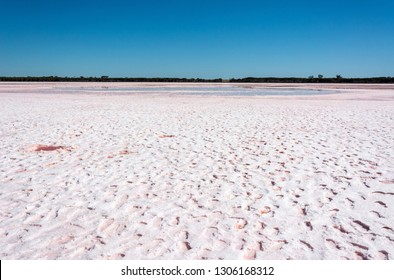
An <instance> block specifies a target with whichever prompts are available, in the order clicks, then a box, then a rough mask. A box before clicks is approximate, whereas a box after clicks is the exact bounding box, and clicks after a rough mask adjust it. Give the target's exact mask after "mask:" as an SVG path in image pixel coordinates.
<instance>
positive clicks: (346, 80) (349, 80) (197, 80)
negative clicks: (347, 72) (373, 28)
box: [0, 75, 394, 84]
mask: <svg viewBox="0 0 394 280" xmlns="http://www.w3.org/2000/svg"><path fill="white" fill-rule="evenodd" d="M0 81H2V82H163V83H222V82H230V83H358V84H361V83H365V84H389V83H394V77H371V78H343V77H342V76H341V75H336V77H333V78H324V77H323V75H318V76H317V77H314V76H309V77H308V78H297V77H289V78H276V77H267V78H258V77H247V78H240V79H235V78H233V79H230V80H224V79H221V78H218V79H200V78H112V77H108V76H101V77H83V76H80V77H58V76H43V77H30V76H27V77H0Z"/></svg>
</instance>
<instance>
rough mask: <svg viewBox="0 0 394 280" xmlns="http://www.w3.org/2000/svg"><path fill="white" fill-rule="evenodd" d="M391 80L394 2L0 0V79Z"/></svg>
mask: <svg viewBox="0 0 394 280" xmlns="http://www.w3.org/2000/svg"><path fill="white" fill-rule="evenodd" d="M318 74H323V75H324V76H325V77H330V76H335V75H336V74H341V75H342V76H344V77H367V76H394V1H393V0H374V1H363V0H359V1H346V0H342V1H337V0H332V1H280V0H277V1H274V0H271V1H265V0H261V1H255V0H250V1H249V0H243V1H232V0H229V1H215V0H211V1H207V0H200V1H187V0H184V1H178V0H166V1H151V0H145V1H122V0H112V1H101V0H95V1H93V0H91V1H90V0H89V1H83V0H80V1H74V0H68V1H53V0H52V1H35V0H29V1H24V0H21V1H11V0H9V1H5V0H0V76H24V75H26V76H27V75H30V76H43V75H58V76H69V77H73V76H101V75H109V76H111V77H201V78H215V77H222V78H232V77H235V78H238V77H247V76H258V77H267V76H275V77H288V76H297V77H307V76H309V75H315V76H317V75H318Z"/></svg>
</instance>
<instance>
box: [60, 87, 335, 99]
mask: <svg viewBox="0 0 394 280" xmlns="http://www.w3.org/2000/svg"><path fill="white" fill-rule="evenodd" d="M55 90H56V91H62V92H73V93H92V92H95V93H116V94H163V93H164V94H169V95H194V96H295V95H304V96H308V95H323V94H332V93H333V91H331V90H316V89H295V88H280V89H277V88H252V87H240V86H203V85H202V86H175V85H174V86H172V85H169V86H154V85H152V86H135V87H107V86H102V87H57V88H55Z"/></svg>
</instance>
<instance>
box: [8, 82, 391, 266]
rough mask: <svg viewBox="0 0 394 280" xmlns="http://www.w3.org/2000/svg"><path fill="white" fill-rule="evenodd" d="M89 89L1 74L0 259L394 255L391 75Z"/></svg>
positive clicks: (358, 256) (350, 257) (286, 257)
mask: <svg viewBox="0 0 394 280" xmlns="http://www.w3.org/2000/svg"><path fill="white" fill-rule="evenodd" d="M71 86H73V87H75V86H79V87H81V92H73V93H69V92H67V90H66V89H67V87H71ZM91 86H94V87H97V88H102V87H103V86H105V85H104V84H100V83H96V84H89V87H91ZM112 86H113V85H112ZM116 86H119V87H122V86H125V85H124V84H120V85H116ZM127 86H129V87H131V86H133V84H131V85H130V84H129V85H127ZM169 86H172V87H174V86H177V85H174V84H172V85H169ZM241 86H242V85H241ZM248 86H249V85H248ZM252 86H255V87H262V85H252ZM273 86H275V85H273ZM298 86H299V85H297V87H298ZM83 87H85V84H67V85H66V84H51V83H45V84H44V83H43V84H40V83H35V84H34V83H31V84H23V83H19V84H15V83H2V84H0V237H1V238H0V258H1V259H393V258H394V217H393V215H392V213H394V145H393V144H394V90H393V87H392V85H391V86H386V87H385V86H375V87H371V86H368V87H363V86H359V87H355V86H349V85H335V86H334V85H329V86H324V85H323V86H318V87H316V86H315V85H313V87H315V88H329V89H336V90H339V91H340V93H338V92H336V93H333V94H328V95H321V96H302V97H297V96H275V97H272V96H263V97H239V96H238V97H231V96H225V97H224V96H204V97H201V96H184V95H176V94H175V95H166V94H163V93H159V94H118V93H116V92H109V93H106V92H104V93H103V92H84V90H83ZM305 87H311V86H310V85H307V86H305ZM379 87H380V88H379ZM54 88H57V90H56V91H55V90H54ZM59 88H60V89H59Z"/></svg>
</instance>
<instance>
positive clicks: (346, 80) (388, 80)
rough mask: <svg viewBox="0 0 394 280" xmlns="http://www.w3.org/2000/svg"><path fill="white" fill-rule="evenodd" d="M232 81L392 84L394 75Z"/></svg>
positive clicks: (239, 80) (241, 81) (249, 78)
mask: <svg viewBox="0 0 394 280" xmlns="http://www.w3.org/2000/svg"><path fill="white" fill-rule="evenodd" d="M229 82H230V83H349V84H392V83H394V77H372V78H342V76H340V75H337V76H336V77H335V78H324V77H323V76H322V75H319V76H318V77H317V78H316V77H313V76H310V77H308V78H296V77H290V78H275V77H272V78H255V77H248V78H242V79H230V80H229Z"/></svg>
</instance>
